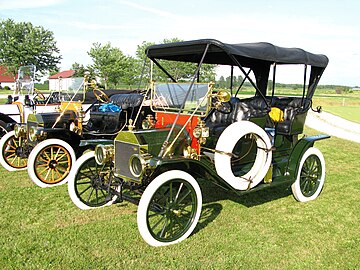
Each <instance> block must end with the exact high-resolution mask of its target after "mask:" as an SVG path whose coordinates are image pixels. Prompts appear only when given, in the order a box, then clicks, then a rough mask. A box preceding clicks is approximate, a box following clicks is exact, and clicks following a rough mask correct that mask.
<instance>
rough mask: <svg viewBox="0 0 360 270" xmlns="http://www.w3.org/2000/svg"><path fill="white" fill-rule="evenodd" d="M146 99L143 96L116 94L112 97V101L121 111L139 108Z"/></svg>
mask: <svg viewBox="0 0 360 270" xmlns="http://www.w3.org/2000/svg"><path fill="white" fill-rule="evenodd" d="M143 99H144V96H143V95H141V94H137V93H133V94H116V95H112V96H111V97H110V101H111V102H112V103H114V104H116V105H118V106H119V107H121V109H123V110H126V109H127V108H135V107H139V106H140V105H141V103H142V101H143Z"/></svg>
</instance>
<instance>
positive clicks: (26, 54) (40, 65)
mask: <svg viewBox="0 0 360 270" xmlns="http://www.w3.org/2000/svg"><path fill="white" fill-rule="evenodd" d="M60 60H61V55H60V51H59V49H58V48H57V46H56V41H55V38H54V36H53V32H51V31H49V30H46V29H44V28H43V27H42V26H33V25H32V24H31V23H30V22H20V23H17V22H15V21H13V20H12V19H7V20H3V21H0V64H1V65H3V66H6V67H7V68H8V71H9V73H11V74H13V75H14V74H16V72H17V70H18V68H19V67H20V66H24V65H30V64H33V65H35V66H36V69H37V71H39V72H40V73H42V74H44V73H45V72H46V71H51V70H57V69H58V67H57V65H58V64H59V63H60Z"/></svg>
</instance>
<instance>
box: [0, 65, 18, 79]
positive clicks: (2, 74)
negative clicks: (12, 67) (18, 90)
mask: <svg viewBox="0 0 360 270" xmlns="http://www.w3.org/2000/svg"><path fill="white" fill-rule="evenodd" d="M6 71H7V67H3V66H0V82H5V83H13V82H15V81H16V78H15V77H16V76H11V75H9V74H5V72H6Z"/></svg>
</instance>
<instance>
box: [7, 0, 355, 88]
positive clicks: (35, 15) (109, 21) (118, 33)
mask: <svg viewBox="0 0 360 270" xmlns="http://www.w3.org/2000/svg"><path fill="white" fill-rule="evenodd" d="M359 13H360V1H357V0H356V1H355V0H352V1H350V0H343V1H338V0H337V1H334V0H326V1H323V0H302V1H285V0H281V1H280V0H272V1H265V0H253V1H243V0H233V1H230V0H221V1H220V0H216V1H215V0H197V1H195V0H181V1H171V0H132V1H131V0H104V1H100V0H87V1H83V0H77V1H75V0H11V1H9V0H6V1H4V0H0V19H7V18H12V19H14V20H15V21H17V22H20V21H30V22H32V23H33V24H34V25H41V26H43V27H45V28H46V29H49V30H51V31H52V32H53V33H54V36H55V39H56V41H57V45H58V47H59V49H60V53H61V55H62V56H63V60H62V63H61V68H62V69H69V68H70V67H71V64H72V63H74V62H78V63H81V64H84V65H87V64H91V59H90V58H89V56H88V55H87V51H89V50H90V48H91V46H92V44H93V43H94V42H100V43H102V44H105V43H106V42H111V44H112V46H116V47H119V48H120V49H121V50H122V51H123V52H124V53H125V54H129V55H134V53H135V50H136V46H137V45H140V44H141V43H142V42H143V41H149V42H155V43H158V42H161V41H162V40H163V39H165V38H173V37H178V38H180V39H183V40H191V39H200V38H215V39H218V40H220V41H222V42H225V43H242V42H259V41H266V42H270V43H273V44H275V45H278V46H283V47H300V48H303V49H305V50H308V51H310V52H313V53H321V54H325V55H327V56H328V57H329V59H330V62H329V66H328V68H327V69H326V70H325V73H324V75H323V78H322V79H321V81H320V83H321V84H339V85H348V86H360V19H359ZM219 72H220V73H221V72H224V71H223V70H220V71H219ZM223 75H227V74H223ZM282 80H283V81H282V82H289V83H290V82H291V76H290V75H289V77H288V78H286V77H284V78H282Z"/></svg>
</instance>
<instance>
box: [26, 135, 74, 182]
mask: <svg viewBox="0 0 360 270" xmlns="http://www.w3.org/2000/svg"><path fill="white" fill-rule="evenodd" d="M75 160H76V156H75V152H74V149H73V148H72V147H71V146H70V145H69V144H68V143H66V142H64V141H62V140H59V139H48V140H45V141H43V142H41V143H39V144H38V145H36V146H35V147H34V149H33V150H32V151H31V153H30V156H29V164H28V173H29V176H30V178H31V180H32V181H33V182H34V183H35V184H36V185H38V186H40V187H50V186H55V185H61V184H64V183H66V182H67V181H68V176H69V173H70V170H71V167H72V165H73V163H74V162H75Z"/></svg>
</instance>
